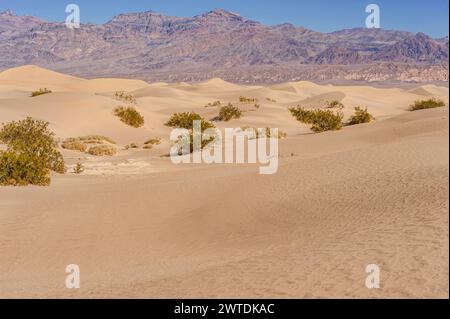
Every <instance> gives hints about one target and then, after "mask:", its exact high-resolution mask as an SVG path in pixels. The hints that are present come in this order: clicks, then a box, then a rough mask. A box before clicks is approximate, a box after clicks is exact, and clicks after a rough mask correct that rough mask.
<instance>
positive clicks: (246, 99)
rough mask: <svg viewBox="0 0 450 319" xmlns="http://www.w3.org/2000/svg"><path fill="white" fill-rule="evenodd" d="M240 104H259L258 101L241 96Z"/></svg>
mask: <svg viewBox="0 0 450 319" xmlns="http://www.w3.org/2000/svg"><path fill="white" fill-rule="evenodd" d="M239 102H241V103H243V104H252V103H258V99H255V98H248V97H245V96H240V97H239Z"/></svg>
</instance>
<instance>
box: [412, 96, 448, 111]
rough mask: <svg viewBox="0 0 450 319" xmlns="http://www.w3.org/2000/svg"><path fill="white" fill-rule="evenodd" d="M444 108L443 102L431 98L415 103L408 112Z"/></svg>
mask: <svg viewBox="0 0 450 319" xmlns="http://www.w3.org/2000/svg"><path fill="white" fill-rule="evenodd" d="M443 106H445V102H444V101H442V100H439V99H436V98H431V99H428V100H422V101H415V102H414V104H413V105H411V106H410V111H417V110H425V109H434V108H436V107H443Z"/></svg>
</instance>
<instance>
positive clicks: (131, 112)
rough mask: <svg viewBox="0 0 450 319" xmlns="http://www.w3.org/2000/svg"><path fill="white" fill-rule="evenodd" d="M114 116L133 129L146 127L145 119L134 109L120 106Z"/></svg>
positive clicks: (115, 110)
mask: <svg viewBox="0 0 450 319" xmlns="http://www.w3.org/2000/svg"><path fill="white" fill-rule="evenodd" d="M114 115H116V116H117V117H119V118H120V120H121V121H122V122H123V123H125V124H127V125H129V126H132V127H135V128H139V127H141V126H143V125H144V122H145V121H144V117H143V116H142V115H141V114H139V112H138V111H136V109H135V108H134V107H131V106H130V107H123V106H118V107H116V108H115V109H114Z"/></svg>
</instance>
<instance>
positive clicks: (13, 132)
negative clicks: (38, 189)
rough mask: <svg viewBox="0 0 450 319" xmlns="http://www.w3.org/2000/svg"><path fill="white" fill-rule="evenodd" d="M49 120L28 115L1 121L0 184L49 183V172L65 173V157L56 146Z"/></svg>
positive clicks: (41, 184) (42, 184)
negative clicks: (4, 122)
mask: <svg viewBox="0 0 450 319" xmlns="http://www.w3.org/2000/svg"><path fill="white" fill-rule="evenodd" d="M48 126H49V123H48V122H44V121H41V120H35V119H32V118H31V117H27V118H26V119H24V120H21V121H17V122H16V121H13V122H10V123H7V124H2V127H1V129H0V143H4V144H5V145H6V146H7V149H6V151H0V185H16V186H24V185H29V184H32V185H40V186H44V185H49V184H50V171H54V172H57V173H60V174H63V173H65V172H66V167H65V163H64V158H63V156H62V155H61V153H60V152H59V151H58V150H57V149H56V146H57V142H56V140H55V137H54V136H55V135H54V133H53V132H52V131H50V129H49V128H48Z"/></svg>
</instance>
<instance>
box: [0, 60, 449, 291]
mask: <svg viewBox="0 0 450 319" xmlns="http://www.w3.org/2000/svg"><path fill="white" fill-rule="evenodd" d="M30 72H31V73H32V75H33V76H30V77H28V78H27V77H26V74H27V73H30ZM47 78H48V82H47ZM39 87H49V88H51V89H53V88H54V93H52V94H47V95H43V96H39V97H36V98H30V97H29V94H30V92H31V90H33V89H37V88H39ZM116 90H125V91H128V92H131V93H132V94H133V95H134V96H135V97H136V98H137V105H136V108H137V109H138V110H139V112H140V113H141V114H143V115H144V117H145V119H146V123H145V125H144V127H142V128H139V129H135V128H131V127H128V126H126V125H124V124H123V123H122V122H120V121H119V120H118V119H117V118H116V117H115V116H113V115H112V111H113V109H114V107H116V106H117V105H120V104H121V101H118V100H116V99H115V98H114V97H113V94H114V92H115V91H116ZM428 93H429V94H431V95H429V94H428ZM242 95H243V96H246V97H249V98H257V99H258V100H259V102H258V103H259V104H261V107H260V108H259V109H255V108H254V107H253V106H252V105H240V107H242V108H243V109H244V111H245V112H244V116H243V118H241V119H239V120H236V121H232V122H229V123H222V122H218V123H217V126H218V127H219V128H221V129H223V128H225V127H229V126H232V127H239V126H252V127H268V126H269V127H278V128H280V129H282V130H283V131H285V132H287V133H288V137H287V138H286V139H283V140H280V167H279V171H278V173H277V174H274V175H266V176H263V175H259V174H258V169H257V166H255V165H250V164H249V165H206V164H201V165H180V166H175V165H174V164H172V163H171V162H170V160H169V159H168V158H167V157H164V156H163V155H165V154H167V152H168V149H169V147H170V143H169V141H168V136H169V133H170V129H169V128H168V127H166V126H164V123H165V122H166V121H167V120H168V118H169V117H170V115H171V114H172V113H174V112H178V111H191V110H193V111H196V112H198V113H200V114H201V115H202V116H204V117H206V118H208V119H211V118H213V117H214V116H216V115H217V113H218V108H214V107H208V108H205V105H206V104H207V103H209V102H213V101H216V100H220V101H222V102H224V103H227V102H233V103H237V101H238V98H239V96H242ZM421 96H427V97H428V96H433V97H438V98H442V99H445V100H446V102H448V88H442V87H437V86H432V85H426V86H418V87H417V88H415V89H413V90H404V89H400V88H391V89H380V88H373V87H368V86H332V85H327V86H320V85H317V84H314V83H309V82H295V83H294V82H292V83H286V84H280V85H277V86H270V87H263V86H256V87H247V86H241V85H235V84H232V83H227V82H225V81H222V80H220V79H213V80H210V81H207V82H203V83H198V84H186V83H178V84H167V83H166V84H161V83H159V84H157V83H153V84H147V83H145V82H142V81H136V80H121V79H97V80H84V79H78V78H73V77H69V76H65V75H62V74H58V73H54V72H51V71H47V70H44V69H40V68H37V67H31V66H29V67H23V68H18V69H13V70H8V71H5V72H2V73H0V122H5V121H10V120H17V119H22V118H24V117H25V116H33V117H37V118H40V119H45V120H47V121H49V122H50V124H51V128H52V129H53V130H54V131H55V133H56V134H57V136H58V137H59V138H65V137H74V136H83V135H90V134H99V135H105V136H108V137H110V138H112V139H114V140H116V141H117V146H116V147H117V148H118V154H117V155H116V156H114V157H108V158H106V157H105V158H103V157H92V156H90V155H86V154H83V153H79V152H74V151H63V154H64V156H65V158H66V161H67V163H68V165H73V164H74V163H76V162H77V161H81V162H82V163H83V164H84V165H85V166H86V172H85V173H84V174H81V175H74V174H70V173H69V174H66V175H54V176H53V180H52V185H51V186H50V187H48V188H39V187H25V188H12V187H4V188H0V256H1V259H0V297H76V298H80V297H88V298H89V297H125V298H130V297H156V298H161V297H170V298H178V297H179V298H189V297H213V298H214V297H222V298H227V297H229V298H236V297H251V298H255V297H266V298H273V297H277V298H289V297H291V298H313V297H344V298H349V297H362V298H381V297H390V298H400V297H438V298H448V293H449V279H448V275H449V273H448V269H449V263H448V259H449V255H448V251H449V246H448V240H449V237H448V229H449V228H448V222H449V220H448V209H449V207H448V191H449V189H448V182H449V181H448V174H449V161H448V156H449V148H448V142H449V141H448V139H449V130H448V107H445V108H441V109H433V110H425V111H418V112H409V111H407V109H408V107H409V105H410V104H411V103H412V102H413V101H414V100H417V99H420V98H421ZM266 98H270V99H274V100H275V102H274V101H269V100H266ZM327 99H338V100H341V101H342V102H343V103H344V104H345V106H346V108H345V110H344V112H345V114H346V116H348V115H350V114H351V113H352V111H353V108H354V107H355V106H366V107H367V108H368V109H369V111H370V112H371V113H372V114H374V115H375V117H376V118H377V120H376V121H375V122H372V123H370V124H364V125H358V126H353V127H345V128H344V129H343V130H341V131H337V132H327V133H323V134H310V131H309V129H308V128H307V127H306V126H305V125H301V124H299V123H298V122H297V121H295V120H294V119H293V118H292V116H291V115H290V114H289V112H288V111H287V108H288V107H290V106H295V105H297V104H303V103H306V102H308V103H310V104H315V103H317V104H322V103H323V101H324V100H327ZM154 137H160V138H162V140H163V142H162V144H161V145H158V146H155V148H154V149H152V150H144V149H137V150H133V149H131V150H124V149H123V146H124V145H126V144H129V143H132V142H136V143H141V144H142V143H143V142H144V141H146V140H147V139H149V138H154ZM72 263H75V264H78V265H79V266H80V268H81V289H79V290H77V291H71V290H68V289H66V288H65V287H64V279H65V275H66V274H65V272H64V271H65V267H66V265H68V264H72ZM372 263H376V264H378V265H379V266H380V268H381V278H382V279H381V289H378V290H369V289H367V288H366V287H365V285H364V282H365V278H366V276H367V274H366V273H365V267H366V265H368V264H372Z"/></svg>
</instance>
